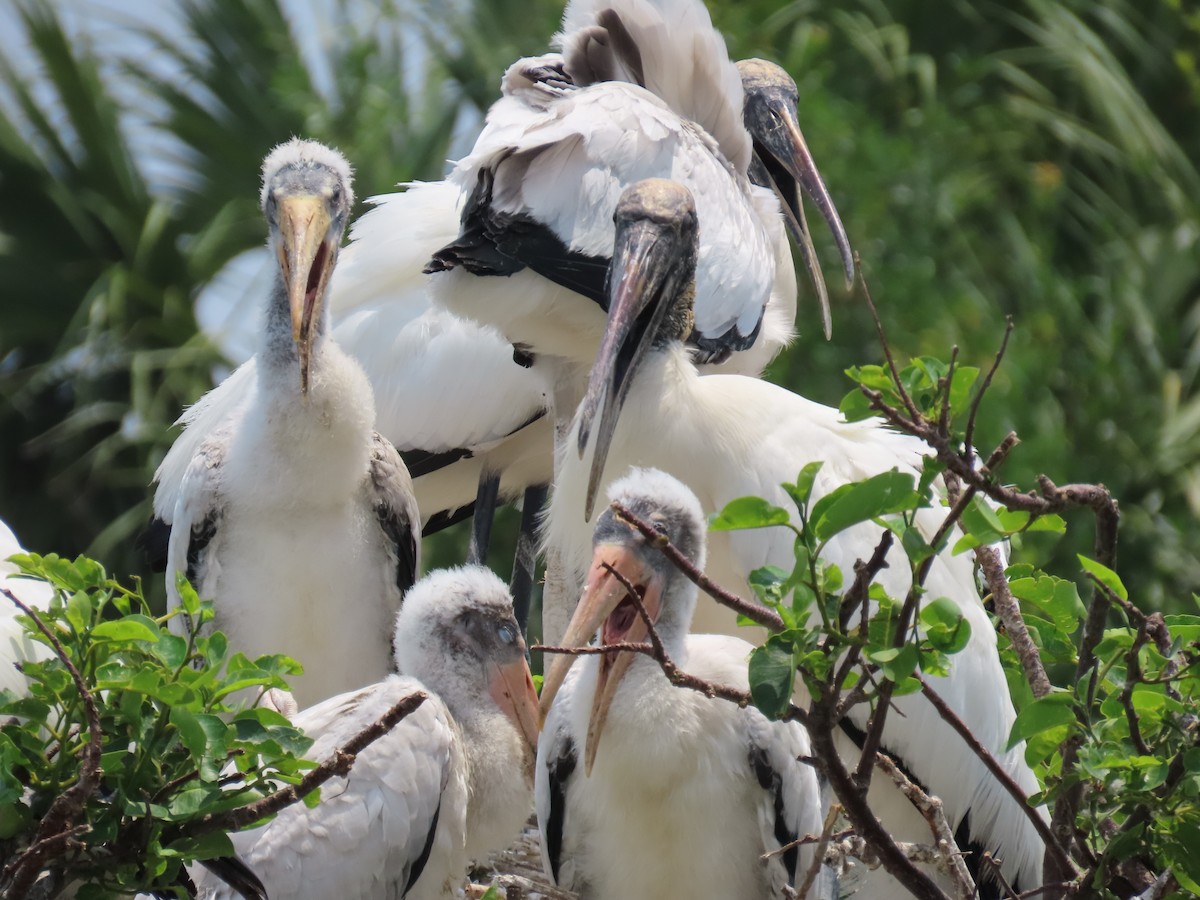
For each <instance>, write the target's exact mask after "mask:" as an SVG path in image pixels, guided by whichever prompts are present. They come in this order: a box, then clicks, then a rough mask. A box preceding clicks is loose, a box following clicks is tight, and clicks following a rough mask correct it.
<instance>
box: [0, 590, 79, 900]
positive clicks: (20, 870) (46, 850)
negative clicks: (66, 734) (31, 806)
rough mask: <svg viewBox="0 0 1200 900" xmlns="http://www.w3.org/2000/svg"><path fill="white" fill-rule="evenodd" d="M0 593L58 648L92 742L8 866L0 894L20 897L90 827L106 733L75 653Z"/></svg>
mask: <svg viewBox="0 0 1200 900" xmlns="http://www.w3.org/2000/svg"><path fill="white" fill-rule="evenodd" d="M0 593H3V594H4V596H5V597H7V598H8V599H9V600H10V601H12V602H13V603H14V604H16V606H17V607H18V608H19V609H20V610H21V612H23V613H25V615H27V616H29V618H30V619H32V620H33V623H34V624H35V625H36V626H37V628H38V630H39V631H40V632H41V633H42V634H44V635H45V636H46V639H47V640H48V641H49V642H50V646H51V647H52V648H53V649H54V654H55V656H57V657H58V659H59V661H60V662H62V664H63V666H64V667H65V668H66V670H67V671H68V672H69V673H70V675H71V680H72V681H73V682H74V683H75V689H76V690H77V691H79V696H80V699H81V700H82V701H83V707H84V710H85V713H86V715H87V723H88V742H87V746H86V747H84V750H83V762H82V763H81V764H80V766H79V779H78V780H77V781H76V782H75V783H74V784H73V785H71V786H70V787H69V788H67V789H66V790H65V791H63V792H62V793H61V794H59V795H58V797H56V798H55V800H54V802H53V803H52V804H50V808H49V809H48V810H47V811H46V815H45V816H43V817H42V823H41V825H39V826H38V830H37V835H36V836H35V837H34V840H33V842H32V843H31V844H30V846H29V847H28V848H27V849H26V850H25V852H23V853H22V854H21V855H20V856H19V857H17V858H16V859H15V860H13V861H12V862H11V863H9V864H8V865H7V866H5V867H4V872H3V878H2V882H0V887H3V888H4V890H2V891H0V894H2V895H3V896H5V897H14V898H19V897H24V896H25V895H26V894H27V893H28V892H29V889H30V887H32V886H33V883H34V881H35V880H37V876H38V873H39V872H40V871H41V870H42V869H43V867H44V866H45V864H46V861H47V860H48V859H50V858H52V857H55V856H59V855H61V854H62V853H64V852H66V851H67V850H68V849H70V848H71V847H72V846H74V845H75V844H76V841H75V838H76V837H78V836H79V835H81V834H83V833H85V832H86V831H87V828H86V826H76V825H75V824H74V823H75V821H76V820H77V819H78V818H79V816H80V814H81V813H82V812H83V807H84V804H85V803H86V802H87V799H88V797H90V796H91V795H92V793H93V792H95V790H96V788H97V787H98V786H99V784H100V748H101V740H102V735H101V733H100V712H99V710H98V709H97V708H96V698H95V697H93V696H92V692H91V691H90V690H88V686H87V684H85V683H84V680H83V676H82V675H80V674H79V669H77V668H75V664H74V663H73V662H71V657H70V656H69V655H68V654H67V651H66V649H65V648H64V647H63V645H62V643H61V642H60V641H59V639H58V638H57V637H56V636H55V634H54V632H52V631H51V630H50V629H49V628H48V627H47V626H46V623H45V622H43V621H42V618H41V616H39V615H38V614H37V612H36V611H35V610H34V609H33V608H32V607H31V606H28V605H27V604H25V603H24V602H23V601H22V600H21V599H20V598H19V597H17V596H16V594H14V593H13V592H12V591H10V590H9V589H8V588H5V587H0Z"/></svg>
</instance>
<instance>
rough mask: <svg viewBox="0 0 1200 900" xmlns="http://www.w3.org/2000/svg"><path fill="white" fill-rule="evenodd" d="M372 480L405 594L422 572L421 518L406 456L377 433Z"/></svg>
mask: <svg viewBox="0 0 1200 900" xmlns="http://www.w3.org/2000/svg"><path fill="white" fill-rule="evenodd" d="M371 481H372V484H373V486H374V489H375V496H374V503H373V505H374V508H375V515H376V517H377V518H378V519H379V526H380V528H382V529H383V534H384V536H385V537H386V538H387V540H388V541H389V543H390V544H391V545H392V548H393V550H394V552H395V554H396V586H397V587H398V588H400V592H401V593H402V594H403V593H407V591H408V589H409V588H410V587H412V586H413V584H414V583H415V582H416V580H417V575H418V574H419V573H418V571H417V570H418V568H419V567H420V561H421V528H420V518H419V516H418V515H417V503H416V500H415V499H414V498H413V490H412V479H411V478H410V477H409V475H408V469H406V468H405V466H404V460H402V459H401V458H400V454H399V453H398V452H397V451H396V448H395V447H393V446H392V445H391V443H390V442H389V441H388V440H387V439H386V438H384V437H383V436H382V435H380V434H378V433H376V434H375V438H374V441H373V442H372V445H371Z"/></svg>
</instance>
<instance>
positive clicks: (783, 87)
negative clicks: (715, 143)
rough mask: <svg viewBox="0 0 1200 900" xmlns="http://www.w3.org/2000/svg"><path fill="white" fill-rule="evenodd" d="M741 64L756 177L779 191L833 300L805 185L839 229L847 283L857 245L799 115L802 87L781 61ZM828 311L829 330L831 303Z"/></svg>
mask: <svg viewBox="0 0 1200 900" xmlns="http://www.w3.org/2000/svg"><path fill="white" fill-rule="evenodd" d="M737 67H738V72H739V73H740V74H741V76H742V91H743V94H744V99H743V102H742V119H743V121H744V123H745V125H746V130H747V131H749V132H750V137H751V138H752V139H753V141H754V159H753V161H752V162H751V165H750V179H751V180H752V181H754V182H755V183H756V184H758V185H760V186H762V187H767V188H770V189H771V190H773V191H774V192H775V193H776V195H778V197H779V201H780V203H781V204H782V206H783V214H784V221H785V222H786V223H787V226H788V230H789V231H791V233H792V237H793V238H795V240H796V243H797V244H798V245H799V246H800V248H801V251H802V253H803V254H804V257H805V264H806V266H807V267H808V270H809V273H810V275H812V277H813V281H814V287H816V289H817V294H818V296H819V297H821V298H822V303H823V304H826V305H827V303H828V301H827V298H826V294H825V282H824V278H823V276H822V275H821V270H820V266H819V265H818V264H817V261H816V256H815V252H814V250H813V246H812V237H811V235H810V234H809V233H808V223H807V222H806V221H805V219H804V208H803V206H802V205H801V202H800V194H799V190H798V188H803V189H804V192H805V193H806V194H808V196H809V197H810V198H811V199H812V201H813V203H815V204H816V205H817V209H819V210H820V211H821V215H822V216H823V217H824V219H825V221H826V223H828V225H829V230H830V231H832V232H833V239H834V240H835V241H836V242H837V245H838V251H839V252H840V253H841V255H842V266H843V267H844V269H845V274H846V286H847V287H849V286H850V285H851V284H852V283H853V281H854V251H853V250H851V249H850V241H849V239H848V238H847V237H846V229H845V228H844V227H842V220H841V217H840V216H839V215H838V211H837V207H835V206H834V205H833V200H832V198H830V196H829V191H827V190H826V189H825V182H824V181H822V180H821V173H820V172H818V171H817V165H816V163H814V162H813V158H812V154H811V153H809V152H808V144H807V143H806V142H805V140H804V135H803V134H802V133H801V131H800V120H799V118H798V115H797V104H798V103H799V99H800V93H799V91H798V90H797V88H796V82H795V81H794V80H793V79H792V76H791V75H789V74H788V73H787V72H785V71H784V70H783V69H782V68H781V67H780V66H777V65H776V64H775V63H773V62H767V61H766V60H765V59H743V60H739V61H738V64H737ZM822 312H823V313H824V316H825V319H826V332H828V330H829V326H828V309H827V308H826V309H823V310H822ZM826 336H828V334H827V335H826Z"/></svg>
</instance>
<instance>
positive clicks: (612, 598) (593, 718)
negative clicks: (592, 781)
mask: <svg viewBox="0 0 1200 900" xmlns="http://www.w3.org/2000/svg"><path fill="white" fill-rule="evenodd" d="M610 568H611V569H615V570H617V571H618V572H620V573H621V574H622V575H623V576H624V577H625V579H626V580H627V581H629V583H630V584H632V585H634V586H635V587H637V588H638V589H639V593H640V594H641V600H642V605H643V606H644V607H645V608H646V613H647V614H648V615H649V616H650V619H651V621H655V620H657V618H658V615H659V612H660V611H661V610H662V587H663V585H662V578H661V576H659V575H658V574H657V573H656V572H655V571H654V569H653V568H652V567H651V566H649V565H647V563H646V561H645V560H644V559H643V557H642V554H641V553H640V552H639V550H638V548H637V547H634V546H631V545H627V544H620V543H616V544H608V543H605V544H599V545H597V547H596V550H595V554H594V555H593V557H592V567H591V569H590V571H589V572H588V580H587V585H586V587H585V588H584V591H583V596H582V597H581V598H580V600H579V606H578V607H576V609H575V615H574V616H572V617H571V623H570V624H569V625H568V626H567V633H566V634H565V635H563V639H562V645H563V646H564V647H583V646H586V645H587V642H588V641H589V640H590V639H591V637H592V635H594V634H596V632H600V642H601V643H602V644H605V645H608V644H617V643H626V642H628V643H639V642H641V641H644V640H646V637H647V636H648V635H649V633H650V630H649V628H647V627H646V623H645V622H644V621H643V620H642V617H641V615H639V614H638V612H637V608H636V607H635V606H634V605H633V603H632V601H630V600H629V598H628V594H627V592H626V589H625V586H624V585H623V584H621V582H620V581H619V580H618V579H617V578H616V576H614V575H613V574H612V572H611V571H610ZM633 658H634V654H633V653H629V652H621V653H606V654H604V655H603V656H601V657H600V670H599V673H598V674H597V676H596V691H595V694H594V695H593V696H592V710H591V714H590V715H589V716H588V731H587V743H586V744H585V746H584V753H583V761H584V772H585V773H586V774H588V775H590V774H591V773H592V764H593V763H594V762H595V760H596V749H597V747H598V746H599V744H600V736H601V734H602V733H603V731H604V723H605V721H606V720H607V719H608V710H609V707H610V706H612V701H613V697H615V696H616V693H617V688H618V686H619V685H620V683H621V679H622V678H623V677H624V675H625V672H626V671H628V669H629V666H630V665H631V664H632V662H633ZM573 661H574V657H572V656H558V657H556V658H555V659H554V660H553V661H552V662H551V663H550V665H549V668H548V670H547V673H546V678H545V680H544V681H543V682H542V696H541V701H540V702H541V709H542V716H543V718H544V717H545V715H546V713H547V712H548V711H549V709H550V706H551V704H553V702H554V697H555V696H556V695H557V694H558V690H559V688H561V687H562V684H563V681H564V680H565V679H566V677H567V672H568V671H569V670H570V668H571V663H572V662H573Z"/></svg>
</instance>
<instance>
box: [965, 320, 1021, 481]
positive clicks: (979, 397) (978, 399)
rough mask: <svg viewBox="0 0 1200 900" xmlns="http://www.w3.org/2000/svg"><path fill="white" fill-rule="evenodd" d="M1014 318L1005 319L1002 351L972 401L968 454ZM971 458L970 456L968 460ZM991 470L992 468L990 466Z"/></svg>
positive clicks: (1006, 344)
mask: <svg viewBox="0 0 1200 900" xmlns="http://www.w3.org/2000/svg"><path fill="white" fill-rule="evenodd" d="M1012 332H1013V318H1012V316H1005V317H1004V337H1003V338H1001V340H1000V349H999V350H997V351H996V356H995V358H993V359H992V365H991V368H989V369H988V370H987V374H986V375H984V376H983V381H981V382H980V383H979V389H978V390H976V391H975V396H974V398H972V400H971V411H970V413H969V414H968V415H967V430H966V436H965V437H964V438H963V446H964V447H965V448H966V452H967V453H968V454H971V453H973V452H974V449H973V448H974V446H975V443H974V442H975V422H976V419H977V418H978V416H979V407H980V405H982V403H983V395H984V394H986V393H987V392H988V388H990V387H991V386H992V379H993V378H995V377H996V370H997V369H999V368H1000V361H1001V360H1002V359H1004V353H1005V351H1006V350H1008V339H1009V338H1010V337H1012ZM969 458H970V457H969V456H968V459H969ZM989 468H990V466H989Z"/></svg>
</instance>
